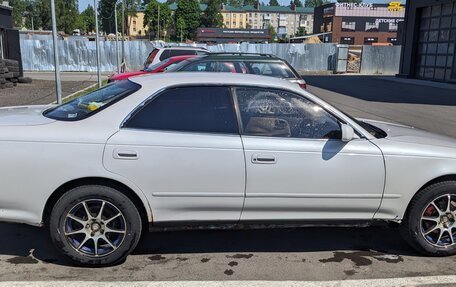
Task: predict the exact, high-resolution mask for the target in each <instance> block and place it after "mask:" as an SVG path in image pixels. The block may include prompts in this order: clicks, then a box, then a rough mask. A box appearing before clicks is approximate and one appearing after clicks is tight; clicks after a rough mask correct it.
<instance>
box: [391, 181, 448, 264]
mask: <svg viewBox="0 0 456 287" xmlns="http://www.w3.org/2000/svg"><path fill="white" fill-rule="evenodd" d="M400 230H401V234H402V236H403V237H404V239H405V240H406V241H407V242H408V243H409V244H410V245H411V246H412V247H413V248H415V249H416V250H417V251H419V252H421V253H423V254H426V255H431V256H450V255H456V181H453V180H450V181H442V182H437V183H434V184H431V185H429V186H427V187H425V188H423V189H422V190H421V191H419V192H418V193H417V194H416V195H415V196H414V197H413V199H412V201H411V202H410V204H409V207H408V209H407V212H406V214H405V216H404V219H403V221H402V223H401V226H400Z"/></svg>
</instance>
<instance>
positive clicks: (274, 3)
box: [269, 0, 280, 6]
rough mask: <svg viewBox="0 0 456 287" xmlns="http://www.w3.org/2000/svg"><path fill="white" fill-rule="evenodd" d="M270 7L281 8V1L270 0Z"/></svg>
mask: <svg viewBox="0 0 456 287" xmlns="http://www.w3.org/2000/svg"><path fill="white" fill-rule="evenodd" d="M269 6H280V4H279V1H277V0H270V1H269Z"/></svg>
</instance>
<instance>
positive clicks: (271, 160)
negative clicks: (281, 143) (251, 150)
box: [252, 154, 277, 164]
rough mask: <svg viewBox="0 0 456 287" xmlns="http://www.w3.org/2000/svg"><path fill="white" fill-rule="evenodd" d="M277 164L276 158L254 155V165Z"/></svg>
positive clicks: (267, 155)
mask: <svg viewBox="0 0 456 287" xmlns="http://www.w3.org/2000/svg"><path fill="white" fill-rule="evenodd" d="M276 162H277V160H276V158H275V156H273V155H269V154H254V155H253V156H252V163H258V164H275V163H276Z"/></svg>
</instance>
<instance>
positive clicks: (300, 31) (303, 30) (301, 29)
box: [295, 27, 307, 37]
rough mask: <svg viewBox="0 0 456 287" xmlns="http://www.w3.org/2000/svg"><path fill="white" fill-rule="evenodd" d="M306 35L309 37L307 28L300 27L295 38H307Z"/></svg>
mask: <svg viewBox="0 0 456 287" xmlns="http://www.w3.org/2000/svg"><path fill="white" fill-rule="evenodd" d="M305 35H307V31H306V28H304V27H299V28H298V31H296V35H295V37H301V36H305Z"/></svg>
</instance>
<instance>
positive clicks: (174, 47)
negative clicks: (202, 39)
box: [157, 46, 209, 52]
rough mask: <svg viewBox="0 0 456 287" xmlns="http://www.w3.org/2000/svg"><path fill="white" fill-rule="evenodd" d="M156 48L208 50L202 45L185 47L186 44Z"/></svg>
mask: <svg viewBox="0 0 456 287" xmlns="http://www.w3.org/2000/svg"><path fill="white" fill-rule="evenodd" d="M157 49H167V50H199V51H206V52H209V51H208V50H207V49H206V48H204V47H186V46H172V47H167V46H165V47H158V48H157Z"/></svg>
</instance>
